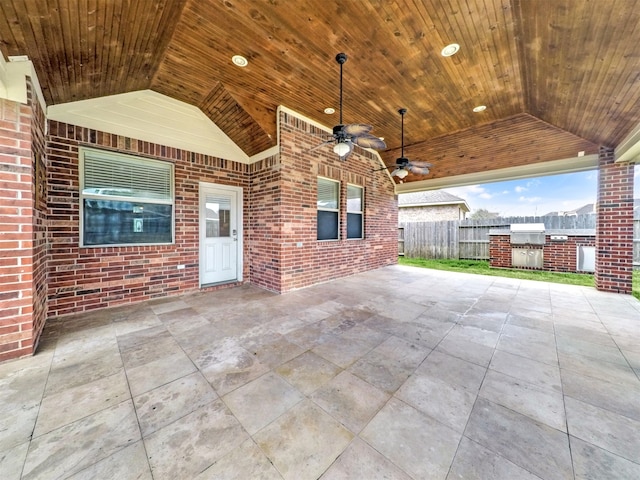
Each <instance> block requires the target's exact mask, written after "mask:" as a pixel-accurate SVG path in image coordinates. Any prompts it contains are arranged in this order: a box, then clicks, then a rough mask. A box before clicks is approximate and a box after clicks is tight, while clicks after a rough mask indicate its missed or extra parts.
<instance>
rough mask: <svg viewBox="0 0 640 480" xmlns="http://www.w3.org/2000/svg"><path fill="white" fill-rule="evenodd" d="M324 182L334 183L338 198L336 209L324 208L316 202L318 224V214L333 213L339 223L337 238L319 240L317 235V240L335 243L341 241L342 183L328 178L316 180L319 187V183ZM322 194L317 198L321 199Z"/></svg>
mask: <svg viewBox="0 0 640 480" xmlns="http://www.w3.org/2000/svg"><path fill="white" fill-rule="evenodd" d="M321 180H323V181H327V182H333V183H335V184H336V185H337V187H338V188H337V189H336V191H337V198H336V208H322V207H321V206H320V205H318V201H316V223H317V222H318V213H317V212H333V213H336V217H337V218H336V222H337V225H336V227H337V236H336V238H322V239H321V238H318V235H317V233H316V240H317V241H319V242H335V241H336V240H340V187H341V185H340V181H339V180H334V179H333V178H327V177H320V176H319V177H317V180H316V186H317V185H318V183H319V182H320V181H321ZM319 195H320V193H319V191H318V192H317V197H319ZM316 230H317V229H316Z"/></svg>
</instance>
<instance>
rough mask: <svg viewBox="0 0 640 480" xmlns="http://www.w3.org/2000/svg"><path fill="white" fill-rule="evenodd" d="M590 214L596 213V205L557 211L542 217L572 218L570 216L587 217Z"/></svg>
mask: <svg viewBox="0 0 640 480" xmlns="http://www.w3.org/2000/svg"><path fill="white" fill-rule="evenodd" d="M590 213H596V204H595V203H587V204H586V205H583V206H582V207H580V208H576V209H575V210H559V211H554V212H549V213H545V214H544V215H543V217H556V216H572V215H588V214H590Z"/></svg>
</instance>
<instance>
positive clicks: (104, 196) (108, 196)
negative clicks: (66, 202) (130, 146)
mask: <svg viewBox="0 0 640 480" xmlns="http://www.w3.org/2000/svg"><path fill="white" fill-rule="evenodd" d="M87 157H91V158H92V159H96V158H98V159H102V160H104V161H105V162H109V161H110V162H114V163H120V164H123V163H124V164H130V165H136V166H140V165H141V164H142V165H148V166H150V167H154V168H161V169H162V168H166V169H167V173H168V174H169V180H168V183H169V185H168V186H167V187H168V189H167V194H166V195H165V197H167V198H160V197H161V196H156V197H153V196H148V197H145V196H144V195H142V196H140V195H136V196H131V195H117V194H113V193H105V192H95V193H88V192H85V191H84V190H85V164H86V161H87V160H86V158H87ZM143 177H144V176H143ZM78 179H79V186H80V192H79V203H80V208H79V210H80V222H79V229H80V247H83V248H103V247H130V246H144V245H172V244H175V224H176V221H175V198H176V196H175V167H174V165H173V163H171V162H165V161H162V160H154V159H149V158H144V157H137V156H135V155H128V154H124V153H118V152H110V151H106V150H99V149H92V148H85V147H80V148H79V149H78ZM138 181H139V183H143V178H140V177H137V181H136V186H139V183H138ZM105 187H106V186H105ZM107 189H108V187H106V188H105V190H107ZM85 199H94V200H109V201H123V202H132V201H133V202H136V201H137V202H140V203H146V204H149V203H151V204H157V205H171V241H169V242H140V243H134V242H129V243H103V244H90V245H85V239H84V236H85V231H84V201H85Z"/></svg>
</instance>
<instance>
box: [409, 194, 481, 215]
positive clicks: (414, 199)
mask: <svg viewBox="0 0 640 480" xmlns="http://www.w3.org/2000/svg"><path fill="white" fill-rule="evenodd" d="M410 205H411V206H416V205H420V206H425V207H428V206H431V205H460V208H462V209H463V210H465V209H466V211H467V212H468V211H470V209H469V205H467V201H466V200H465V199H464V198H460V197H456V196H455V195H453V194H451V193H449V192H445V191H444V190H429V191H426V192H412V193H400V194H399V195H398V206H399V207H406V206H410Z"/></svg>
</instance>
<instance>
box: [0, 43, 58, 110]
mask: <svg viewBox="0 0 640 480" xmlns="http://www.w3.org/2000/svg"><path fill="white" fill-rule="evenodd" d="M9 60H10V61H9V62H7V61H6V60H5V58H4V56H3V55H2V54H0V98H6V99H8V100H13V101H14V102H20V103H25V104H26V103H27V80H26V77H30V78H31V83H32V85H33V88H34V91H35V94H36V98H37V99H38V102H39V103H40V106H41V107H42V109H43V110H45V109H46V108H47V104H46V103H45V101H44V95H43V94H42V89H41V88H40V82H39V81H38V75H36V71H35V69H34V68H33V63H32V62H31V60H29V58H28V57H26V56H17V57H9Z"/></svg>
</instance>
